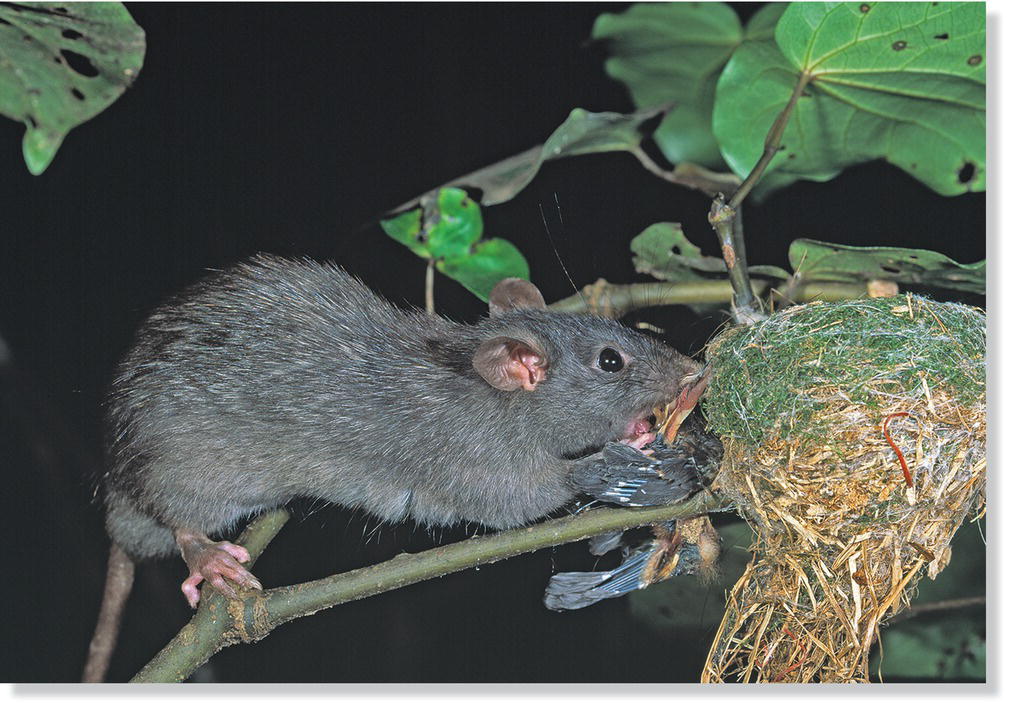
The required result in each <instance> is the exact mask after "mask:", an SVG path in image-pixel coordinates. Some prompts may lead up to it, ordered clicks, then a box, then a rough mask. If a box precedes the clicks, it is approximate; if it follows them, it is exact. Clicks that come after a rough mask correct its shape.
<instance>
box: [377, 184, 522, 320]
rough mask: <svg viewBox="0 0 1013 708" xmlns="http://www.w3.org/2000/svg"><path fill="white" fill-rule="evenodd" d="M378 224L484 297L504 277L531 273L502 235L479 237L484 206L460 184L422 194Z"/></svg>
mask: <svg viewBox="0 0 1013 708" xmlns="http://www.w3.org/2000/svg"><path fill="white" fill-rule="evenodd" d="M380 227H381V228H382V229H383V230H384V231H385V232H386V233H387V235H389V236H390V237H391V238H393V239H394V240H395V241H397V242H399V243H401V244H403V245H405V246H407V247H408V248H409V249H411V251H412V253H414V254H415V255H417V256H419V257H420V258H425V259H426V260H432V261H434V262H435V263H436V268H437V270H439V271H440V272H441V273H443V274H445V275H447V276H448V277H450V278H453V279H454V280H456V281H458V282H459V283H461V285H463V286H464V287H466V288H467V289H468V290H470V291H471V292H473V293H474V294H475V295H477V296H478V297H479V298H481V299H482V300H488V299H489V292H490V291H491V290H492V288H493V286H494V285H496V283H498V282H499V281H500V280H502V279H503V278H524V279H527V278H528V276H529V272H528V262H527V261H526V260H525V259H524V256H523V255H522V254H521V252H520V251H519V250H517V247H516V246H514V245H513V244H512V243H510V242H509V241H506V240H505V239H501V238H493V239H487V240H482V229H483V225H482V211H481V209H480V207H479V206H478V204H476V203H475V201H474V200H473V199H471V198H470V197H469V196H468V195H467V193H466V192H465V191H464V190H463V189H456V188H447V189H440V190H438V191H437V192H436V193H435V194H427V195H424V196H423V197H422V198H421V206H420V207H419V208H417V209H412V210H411V211H408V212H405V213H404V214H400V215H398V216H395V217H393V218H391V219H386V220H384V221H381V222H380Z"/></svg>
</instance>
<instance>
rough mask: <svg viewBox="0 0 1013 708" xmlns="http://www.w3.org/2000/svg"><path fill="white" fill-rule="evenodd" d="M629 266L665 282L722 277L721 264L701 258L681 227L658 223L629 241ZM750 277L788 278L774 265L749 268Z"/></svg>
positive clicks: (697, 249) (708, 258)
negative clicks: (716, 275)
mask: <svg viewBox="0 0 1013 708" xmlns="http://www.w3.org/2000/svg"><path fill="white" fill-rule="evenodd" d="M630 250H631V251H633V267H634V268H635V269H636V271H637V272H638V273H646V274H647V275H651V276H653V277H655V278H657V279H658V280H664V281H666V282H669V283H686V282H691V281H694V280H704V279H705V276H702V275H700V274H701V273H717V274H721V275H724V274H725V273H726V272H727V271H726V269H725V262H724V261H723V260H721V259H720V258H715V257H714V256H705V255H703V254H702V253H701V252H700V249H699V248H698V247H697V246H696V245H694V244H693V242H692V241H690V240H689V239H688V238H686V235H685V234H684V233H683V232H682V224H675V223H669V222H661V223H658V224H651V225H650V226H648V227H647V228H646V229H644V230H643V231H642V232H640V234H638V235H637V236H635V237H634V238H633V240H632V241H631V242H630ZM749 272H750V274H752V275H763V276H767V277H771V278H780V279H782V280H787V279H788V278H790V277H791V275H790V274H789V273H788V272H787V271H785V270H784V269H783V268H778V267H777V266H762V265H759V266H750V267H749Z"/></svg>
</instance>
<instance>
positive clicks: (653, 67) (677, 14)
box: [591, 3, 785, 169]
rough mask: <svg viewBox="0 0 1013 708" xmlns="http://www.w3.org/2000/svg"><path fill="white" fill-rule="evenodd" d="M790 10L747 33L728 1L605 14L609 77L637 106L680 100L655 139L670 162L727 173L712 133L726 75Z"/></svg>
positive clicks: (765, 16) (598, 33) (644, 6)
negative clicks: (738, 55)
mask: <svg viewBox="0 0 1013 708" xmlns="http://www.w3.org/2000/svg"><path fill="white" fill-rule="evenodd" d="M784 7H785V4H784V3H771V4H769V5H767V6H765V7H764V8H762V9H761V10H760V11H759V12H758V13H757V14H756V15H755V16H754V17H753V18H752V19H751V20H750V22H749V24H748V25H747V26H746V29H745V30H743V28H742V26H741V24H740V23H739V18H738V16H737V15H736V14H735V11H734V10H732V9H731V8H730V7H729V6H728V5H725V4H724V3H657V4H655V3H641V4H636V5H633V6H632V7H630V8H629V9H628V10H626V11H625V12H622V13H619V14H612V13H605V14H603V15H600V16H599V17H598V19H597V20H595V23H594V28H593V29H592V30H591V36H592V38H594V39H596V40H603V41H605V42H606V44H607V47H608V53H609V58H608V59H607V60H606V62H605V72H606V73H607V74H608V75H609V76H611V77H612V78H613V79H616V80H617V81H621V82H622V83H624V84H626V86H627V88H628V89H629V91H630V96H631V97H632V98H633V103H634V104H635V105H636V106H637V107H641V108H642V107H645V106H657V105H659V104H661V103H664V102H667V101H671V102H674V104H675V105H674V108H673V109H672V110H671V111H670V112H669V113H668V114H667V115H666V116H665V119H664V120H663V121H662V122H661V125H659V126H658V128H657V129H656V130H655V131H654V135H653V138H654V141H655V142H656V143H657V144H658V147H659V148H660V149H661V151H662V153H663V154H664V155H665V157H666V158H667V159H668V160H669V161H670V162H672V163H673V164H678V163H679V162H685V161H689V162H694V163H697V164H700V165H706V166H707V167H712V168H715V169H720V168H723V167H724V160H723V159H722V157H721V152H720V150H719V149H718V144H717V141H716V140H715V139H714V135H713V131H712V129H711V112H712V110H713V108H714V87H715V85H716V84H717V80H718V75H719V74H720V73H721V70H722V69H723V68H724V66H725V63H726V62H727V61H728V58H729V57H730V56H731V55H732V52H733V51H734V50H735V48H736V47H737V46H738V45H739V44H740V43H741V42H742V41H743V40H744V39H748V38H759V37H763V36H766V37H768V38H769V37H773V27H774V24H775V23H776V22H777V18H778V17H780V15H781V13H782V12H783V11H784Z"/></svg>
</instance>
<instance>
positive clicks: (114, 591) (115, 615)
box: [81, 543, 134, 683]
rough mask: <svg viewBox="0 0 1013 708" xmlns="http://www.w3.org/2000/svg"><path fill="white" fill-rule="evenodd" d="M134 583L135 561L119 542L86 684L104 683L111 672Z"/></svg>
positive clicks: (87, 666) (91, 648) (91, 647)
mask: <svg viewBox="0 0 1013 708" xmlns="http://www.w3.org/2000/svg"><path fill="white" fill-rule="evenodd" d="M133 584H134V562H133V561H132V560H130V558H129V557H128V556H127V554H126V553H124V552H123V549H122V548H120V547H119V546H117V545H116V544H115V543H114V544H113V545H112V547H111V548H110V549H109V568H108V570H107V571H106V585H105V589H104V590H103V591H102V609H100V610H99V613H98V622H96V623H95V634H93V635H92V638H91V644H90V645H89V647H88V659H87V661H85V664H84V673H83V674H82V675H81V680H82V681H84V682H85V683H101V682H102V681H103V680H104V679H105V675H106V671H107V670H108V669H109V660H110V659H112V656H113V650H114V649H115V648H116V638H117V637H118V636H119V633H120V620H121V619H122V618H123V608H124V607H125V606H126V604H127V598H128V597H129V596H130V587H131V586H132V585H133Z"/></svg>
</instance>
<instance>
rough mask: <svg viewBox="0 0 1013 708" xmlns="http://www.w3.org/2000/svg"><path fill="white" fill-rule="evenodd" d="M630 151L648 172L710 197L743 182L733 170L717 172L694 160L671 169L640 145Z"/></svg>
mask: <svg viewBox="0 0 1013 708" xmlns="http://www.w3.org/2000/svg"><path fill="white" fill-rule="evenodd" d="M630 152H631V153H633V156H634V157H636V158H637V159H638V160H639V161H640V164H641V165H643V166H644V168H645V169H646V170H647V171H648V172H650V173H651V174H653V175H655V176H656V177H660V178H661V179H663V180H665V181H666V182H671V183H672V184H678V185H682V186H683V187H689V188H691V189H697V190H699V191H701V192H703V193H704V194H706V195H707V196H709V197H713V196H714V195H716V194H718V193H721V192H730V191H732V190H734V189H737V188H738V187H739V185H740V184H741V183H742V180H740V179H739V178H738V176H736V175H735V174H734V173H732V172H715V171H713V170H708V169H707V168H706V167H701V166H700V165H696V164H694V163H692V162H680V163H679V164H678V165H676V166H675V167H674V168H672V169H671V170H666V169H664V168H662V167H661V166H660V165H658V163H656V162H655V161H654V160H653V159H651V156H650V155H648V154H647V153H646V152H645V151H644V149H643V148H642V147H640V146H639V145H638V146H637V147H635V148H633V149H632V150H630Z"/></svg>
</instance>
